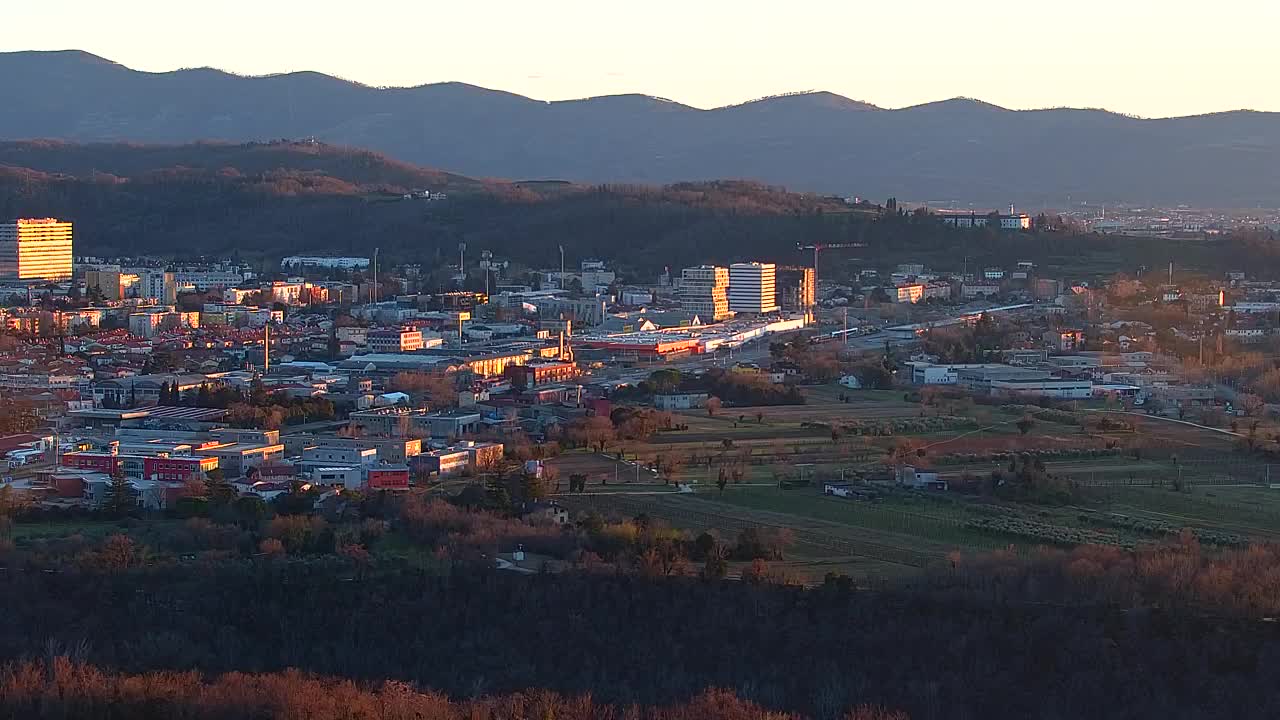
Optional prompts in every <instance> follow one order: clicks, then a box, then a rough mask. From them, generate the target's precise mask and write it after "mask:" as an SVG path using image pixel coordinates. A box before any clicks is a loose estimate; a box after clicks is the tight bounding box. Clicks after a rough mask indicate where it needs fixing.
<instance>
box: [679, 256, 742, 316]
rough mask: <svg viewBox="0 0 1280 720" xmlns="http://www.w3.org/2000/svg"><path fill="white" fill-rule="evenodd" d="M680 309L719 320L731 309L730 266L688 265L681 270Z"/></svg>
mask: <svg viewBox="0 0 1280 720" xmlns="http://www.w3.org/2000/svg"><path fill="white" fill-rule="evenodd" d="M680 309H681V310H684V311H685V312H689V313H695V314H697V315H699V316H700V317H702V318H704V319H710V320H712V321H713V322H719V321H721V320H724V319H725V318H728V317H731V316H732V313H731V312H730V311H729V268H726V267H720V266H717V265H699V266H697V267H688V268H685V269H684V270H682V271H681V272H680Z"/></svg>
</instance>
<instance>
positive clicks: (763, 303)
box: [729, 262, 778, 315]
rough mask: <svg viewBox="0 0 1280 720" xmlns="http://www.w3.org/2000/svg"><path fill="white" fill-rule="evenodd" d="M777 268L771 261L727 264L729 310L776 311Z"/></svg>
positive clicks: (748, 311)
mask: <svg viewBox="0 0 1280 720" xmlns="http://www.w3.org/2000/svg"><path fill="white" fill-rule="evenodd" d="M777 273H778V268H777V266H776V265H774V264H773V263H759V262H750V263H734V264H732V265H730V266H729V310H731V311H732V312H735V313H754V314H757V315H762V314H765V313H774V312H777V311H778V292H777Z"/></svg>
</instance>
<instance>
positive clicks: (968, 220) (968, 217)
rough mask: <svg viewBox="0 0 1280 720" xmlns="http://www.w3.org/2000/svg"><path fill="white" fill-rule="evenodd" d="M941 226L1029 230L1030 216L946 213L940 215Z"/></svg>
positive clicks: (1021, 214) (1022, 214)
mask: <svg viewBox="0 0 1280 720" xmlns="http://www.w3.org/2000/svg"><path fill="white" fill-rule="evenodd" d="M942 222H943V224H946V225H950V226H951V227H957V228H981V227H987V226H988V225H990V226H991V227H999V228H1000V229H1001V230H1030V229H1031V216H1030V215H1028V214H1026V213H1010V214H1008V215H997V214H995V213H992V214H990V215H979V214H977V213H946V214H943V215H942Z"/></svg>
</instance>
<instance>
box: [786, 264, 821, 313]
mask: <svg viewBox="0 0 1280 720" xmlns="http://www.w3.org/2000/svg"><path fill="white" fill-rule="evenodd" d="M777 280H778V304H779V305H781V306H782V311H783V312H785V313H787V314H788V315H791V316H795V315H803V316H804V318H805V322H806V323H812V322H813V321H814V317H813V308H814V307H815V306H816V305H817V292H816V288H815V286H814V282H813V268H811V267H798V266H791V267H781V268H778V277H777Z"/></svg>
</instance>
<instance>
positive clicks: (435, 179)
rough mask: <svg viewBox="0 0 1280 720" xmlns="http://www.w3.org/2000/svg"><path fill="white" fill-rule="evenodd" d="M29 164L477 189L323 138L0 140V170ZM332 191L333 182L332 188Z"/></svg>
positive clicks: (136, 175) (129, 175)
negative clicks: (84, 141)
mask: <svg viewBox="0 0 1280 720" xmlns="http://www.w3.org/2000/svg"><path fill="white" fill-rule="evenodd" d="M4 166H8V167H10V168H28V169H32V170H38V171H39V172H41V173H45V174H49V175H66V176H72V177H76V178H85V179H91V178H96V179H98V181H100V182H101V181H105V180H108V179H110V178H104V177H102V176H104V175H105V176H112V177H113V178H115V179H117V180H119V179H132V180H144V179H147V178H154V177H159V176H163V175H176V174H181V175H184V176H187V177H191V178H195V177H202V176H203V177H210V178H212V177H218V178H221V179H224V180H231V179H235V178H246V177H248V178H250V179H254V178H257V179H262V178H264V177H266V176H268V175H271V174H278V173H280V172H282V171H288V172H290V173H294V174H297V175H300V176H309V177H313V178H328V179H331V180H333V181H337V182H338V183H341V184H342V185H346V186H349V188H348V189H347V191H349V192H360V191H362V190H369V189H377V188H381V189H387V190H405V191H408V190H412V189H429V190H439V191H450V190H453V191H475V190H482V189H484V187H485V186H484V184H483V183H481V182H479V181H476V180H472V179H471V178H467V177H462V176H461V175H454V174H452V173H446V172H441V171H439V170H432V169H428V168H422V167H417V166H415V165H410V164H408V163H403V162H399V161H396V160H392V159H391V158H388V157H385V156H382V155H379V154H378V153H374V152H370V151H367V150H359V149H353V148H346V147H337V146H333V145H328V144H325V143H320V142H287V141H275V142H262V143H260V142H251V143H226V142H201V143H193V144H186V145H150V144H139V143H92V144H79V143H70V142H64V141H57V140H32V141H19V142H0V167H4ZM332 189H334V190H335V191H337V190H338V188H337V187H333V188H332Z"/></svg>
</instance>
